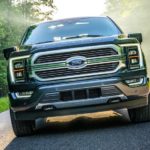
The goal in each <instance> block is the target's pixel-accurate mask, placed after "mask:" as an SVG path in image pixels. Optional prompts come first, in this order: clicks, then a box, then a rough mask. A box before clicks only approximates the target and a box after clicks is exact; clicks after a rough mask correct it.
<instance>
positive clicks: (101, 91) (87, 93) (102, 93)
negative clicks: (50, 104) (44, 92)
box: [60, 86, 122, 101]
mask: <svg viewBox="0 0 150 150" xmlns="http://www.w3.org/2000/svg"><path fill="white" fill-rule="evenodd" d="M106 89H107V90H106ZM120 94H122V93H121V91H120V90H119V89H117V88H116V87H115V86H110V87H94V88H88V89H82V90H81V89H80V90H79V89H78V90H70V91H62V92H60V100H61V101H72V100H85V99H92V98H100V97H106V96H115V95H120Z"/></svg>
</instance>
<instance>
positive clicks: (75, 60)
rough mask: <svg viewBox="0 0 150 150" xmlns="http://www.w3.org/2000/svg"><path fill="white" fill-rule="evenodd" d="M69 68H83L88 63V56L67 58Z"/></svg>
mask: <svg viewBox="0 0 150 150" xmlns="http://www.w3.org/2000/svg"><path fill="white" fill-rule="evenodd" d="M66 62H67V67H68V68H69V69H81V68H84V67H85V66H86V65H87V61H86V58H85V57H83V56H75V57H71V58H68V59H67V60H66Z"/></svg>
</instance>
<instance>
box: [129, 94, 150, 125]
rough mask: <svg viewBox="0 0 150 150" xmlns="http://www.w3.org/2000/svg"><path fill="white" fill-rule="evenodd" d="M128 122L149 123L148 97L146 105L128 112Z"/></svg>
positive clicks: (149, 102) (149, 98)
mask: <svg viewBox="0 0 150 150" xmlns="http://www.w3.org/2000/svg"><path fill="white" fill-rule="evenodd" d="M128 113H129V117H130V120H131V121H132V122H136V123H138V122H147V121H150V95H149V97H148V105H147V106H144V107H140V108H134V109H129V110H128Z"/></svg>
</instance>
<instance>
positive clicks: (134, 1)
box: [0, 0, 150, 97]
mask: <svg viewBox="0 0 150 150" xmlns="http://www.w3.org/2000/svg"><path fill="white" fill-rule="evenodd" d="M56 1H57V3H59V1H61V3H62V1H63V0H56ZM71 1H75V0H71ZM99 1H100V0H99ZM101 1H103V3H104V5H102V4H101V3H96V0H93V1H92V2H93V5H91V9H89V13H88V14H87V16H88V15H89V14H90V12H91V13H92V10H94V8H93V6H96V5H97V4H98V5H99V10H97V11H99V12H98V14H102V15H106V16H109V17H111V18H112V19H113V20H114V21H115V22H116V23H117V24H118V25H119V26H120V27H121V29H122V30H123V31H124V32H125V33H126V34H128V33H139V32H141V33H142V34H143V43H142V48H143V51H144V53H145V57H146V60H147V65H148V68H149V67H150V60H149V59H150V48H149V47H150V42H149V40H150V37H149V35H150V13H149V12H150V11H149V9H150V1H149V0H101ZM95 3H96V4H95ZM80 4H82V5H83V4H84V6H81V5H80ZM62 5H63V6H64V7H65V8H66V9H69V5H68V6H67V4H63V3H62ZM86 5H87V0H82V3H80V2H79V1H78V5H76V6H80V7H83V11H84V9H85V7H86ZM98 5H97V6H96V7H97V8H98ZM63 6H62V7H63ZM103 7H104V8H105V9H102V8H103ZM76 10H77V11H78V7H77V8H76ZM102 10H103V12H102ZM57 11H59V9H58V8H57V5H56V3H55V0H0V97H1V96H5V95H6V94H7V81H6V61H5V60H4V58H3V55H2V50H3V49H4V48H7V47H11V46H15V45H18V44H19V41H20V39H21V37H22V35H23V33H24V32H25V29H26V28H27V27H28V26H29V25H31V24H33V23H36V22H41V21H44V20H51V19H53V18H54V17H55V13H56V12H57ZM70 11H71V9H70ZM70 13H71V12H70ZM74 14H75V12H74ZM78 14H79V12H78ZM62 15H63V14H62ZM60 18H61V16H60ZM148 72H149V74H150V69H148Z"/></svg>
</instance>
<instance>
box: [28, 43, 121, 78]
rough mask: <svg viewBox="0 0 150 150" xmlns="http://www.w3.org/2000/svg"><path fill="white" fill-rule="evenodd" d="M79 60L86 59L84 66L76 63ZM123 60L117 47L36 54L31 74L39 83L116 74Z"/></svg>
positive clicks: (108, 46)
mask: <svg viewBox="0 0 150 150" xmlns="http://www.w3.org/2000/svg"><path fill="white" fill-rule="evenodd" d="M79 58H80V59H81V60H82V59H83V58H84V61H83V62H84V64H81V65H80V64H79V65H78V61H77V63H76V61H75V60H77V59H78V60H79ZM121 58H122V56H121V55H120V49H119V47H118V46H116V45H107V47H106V45H103V46H102V45H100V46H91V47H81V49H79V48H72V49H67V50H53V51H49V52H41V53H37V54H34V55H33V57H32V60H31V72H32V77H33V78H35V79H37V80H39V81H50V80H59V79H68V78H77V77H83V76H86V77H87V76H91V75H92V76H93V75H101V74H106V73H114V72H116V71H118V69H119V67H121V65H120V63H121V61H120V60H121ZM71 61H72V62H71ZM69 62H71V63H69ZM80 62H82V61H79V63H80ZM73 63H74V64H73ZM75 65H76V66H75ZM82 65H83V67H82ZM74 66H75V67H74ZM80 67H81V68H80Z"/></svg>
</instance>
